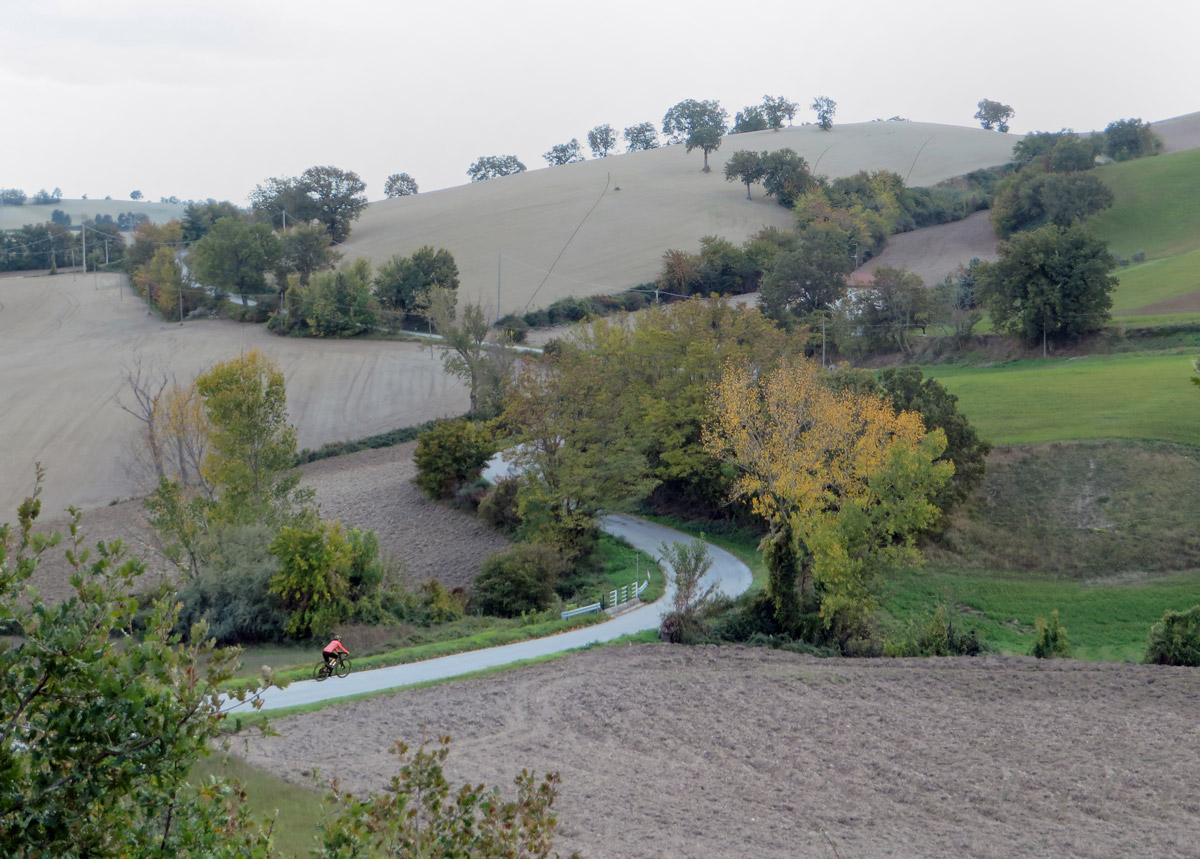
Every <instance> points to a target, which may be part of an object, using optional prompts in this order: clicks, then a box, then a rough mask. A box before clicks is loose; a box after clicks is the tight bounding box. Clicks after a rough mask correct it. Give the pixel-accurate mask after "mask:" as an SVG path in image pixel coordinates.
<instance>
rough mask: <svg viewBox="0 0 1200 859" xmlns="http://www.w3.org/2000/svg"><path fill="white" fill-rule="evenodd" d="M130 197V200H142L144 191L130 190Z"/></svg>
mask: <svg viewBox="0 0 1200 859" xmlns="http://www.w3.org/2000/svg"><path fill="white" fill-rule="evenodd" d="M129 199H130V200H140V199H142V192H141V191H130V192H129Z"/></svg>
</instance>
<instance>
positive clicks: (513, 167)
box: [467, 155, 525, 182]
mask: <svg viewBox="0 0 1200 859" xmlns="http://www.w3.org/2000/svg"><path fill="white" fill-rule="evenodd" d="M524 172H525V165H524V164H522V163H521V160H520V159H519V158H517V156H515V155H483V156H481V157H479V158H478V159H477V160H476V161H475V163H474V164H472V165H471V166H470V167H468V168H467V176H469V177H470V179H471V181H472V182H484V181H486V180H488V179H498V178H499V177H501V176H511V175H512V174H514V173H524Z"/></svg>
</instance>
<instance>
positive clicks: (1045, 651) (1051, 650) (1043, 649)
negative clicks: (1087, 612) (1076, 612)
mask: <svg viewBox="0 0 1200 859" xmlns="http://www.w3.org/2000/svg"><path fill="white" fill-rule="evenodd" d="M1034 626H1035V627H1036V630H1037V631H1036V633H1035V637H1034V640H1033V650H1032V651H1030V652H1031V653H1032V654H1033V655H1034V656H1036V657H1037V658H1038V659H1054V658H1056V657H1062V658H1066V657H1068V656H1070V655H1071V643H1070V642H1069V641H1068V640H1067V628H1066V627H1065V626H1063V625H1062V624H1061V623H1059V622H1058V609H1055V610H1054V611H1052V612H1051V613H1050V620H1046V618H1044V617H1039V618H1038V619H1037V620H1036V621H1035V623H1034Z"/></svg>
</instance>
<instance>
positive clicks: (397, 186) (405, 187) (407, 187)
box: [383, 173, 418, 199]
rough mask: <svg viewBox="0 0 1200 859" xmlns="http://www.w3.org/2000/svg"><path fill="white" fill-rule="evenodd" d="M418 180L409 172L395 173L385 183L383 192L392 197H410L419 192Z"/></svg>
mask: <svg viewBox="0 0 1200 859" xmlns="http://www.w3.org/2000/svg"><path fill="white" fill-rule="evenodd" d="M417 190H418V188H417V180H416V179H414V178H413V177H412V176H409V175H408V174H407V173H393V174H392V175H391V176H388V177H387V181H386V182H384V183H383V193H384V194H385V195H386V196H387V197H388V198H389V199H390V198H392V197H409V196H411V195H413V194H416V193H417Z"/></svg>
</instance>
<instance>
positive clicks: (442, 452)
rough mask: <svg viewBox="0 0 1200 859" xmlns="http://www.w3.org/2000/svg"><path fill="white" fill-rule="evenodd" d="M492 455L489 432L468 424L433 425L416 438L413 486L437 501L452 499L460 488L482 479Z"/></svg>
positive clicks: (444, 422)
mask: <svg viewBox="0 0 1200 859" xmlns="http://www.w3.org/2000/svg"><path fill="white" fill-rule="evenodd" d="M493 452H494V448H493V446H492V443H491V440H490V439H489V438H488V434H487V432H485V431H484V430H483V429H482V428H480V427H479V426H478V425H477V424H475V423H473V422H471V421H469V420H466V419H464V418H459V419H458V420H447V421H442V422H440V423H437V424H434V425H433V426H432V427H431V428H430V429H428V430H426V431H425V432H423V433H421V435H420V436H419V437H418V438H417V450H416V453H415V454H414V455H413V461H414V462H415V463H416V465H417V476H416V477H415V478H414V482H415V483H416V484H417V486H418V487H420V489H421V491H422V492H424V493H425V494H426V495H427V496H428V497H429V498H431V499H433V500H434V501H437V500H440V499H443V498H450V497H451V496H452V495H453V494H454V490H455V489H457V488H458V487H459V486H460V485H462V484H463V483H467V482H468V481H471V480H474V479H475V478H477V477H478V476H479V471H480V469H482V468H483V466H484V465H485V464H486V463H487V461H488V458H489V457H490V456H491V455H492V453H493Z"/></svg>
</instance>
